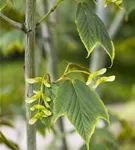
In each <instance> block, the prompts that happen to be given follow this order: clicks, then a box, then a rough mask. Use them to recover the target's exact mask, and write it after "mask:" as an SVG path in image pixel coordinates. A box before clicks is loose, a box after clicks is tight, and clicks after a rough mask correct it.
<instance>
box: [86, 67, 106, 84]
mask: <svg viewBox="0 0 135 150" xmlns="http://www.w3.org/2000/svg"><path fill="white" fill-rule="evenodd" d="M106 70H107V69H106V68H103V69H101V70H99V71H96V72H93V73H92V74H90V76H89V77H88V80H87V82H86V84H87V85H89V84H90V83H91V82H92V80H93V78H95V77H96V76H99V75H102V74H104V73H105V72H106Z"/></svg>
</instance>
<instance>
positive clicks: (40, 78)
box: [27, 77, 42, 84]
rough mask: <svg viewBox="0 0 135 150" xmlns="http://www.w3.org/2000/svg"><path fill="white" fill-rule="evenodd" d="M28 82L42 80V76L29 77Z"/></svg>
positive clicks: (32, 82)
mask: <svg viewBox="0 0 135 150" xmlns="http://www.w3.org/2000/svg"><path fill="white" fill-rule="evenodd" d="M27 82H28V83H30V84H34V83H38V82H42V77H36V78H29V79H27Z"/></svg>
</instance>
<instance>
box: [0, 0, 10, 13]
mask: <svg viewBox="0 0 135 150" xmlns="http://www.w3.org/2000/svg"><path fill="white" fill-rule="evenodd" d="M8 2H9V0H0V11H1V10H2V9H3V8H4V7H5V6H6V5H7V4H8Z"/></svg>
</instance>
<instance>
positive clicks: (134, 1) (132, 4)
mask: <svg viewBox="0 0 135 150" xmlns="http://www.w3.org/2000/svg"><path fill="white" fill-rule="evenodd" d="M122 7H123V8H124V9H125V11H126V14H127V15H129V14H130V13H131V12H132V11H133V10H134V9H135V0H123V3H122Z"/></svg>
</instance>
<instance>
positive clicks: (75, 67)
mask: <svg viewBox="0 0 135 150" xmlns="http://www.w3.org/2000/svg"><path fill="white" fill-rule="evenodd" d="M69 72H70V73H74V72H78V73H79V72H80V73H81V74H82V76H83V78H84V81H87V79H88V76H89V74H90V71H89V69H87V68H85V67H83V66H80V65H78V64H75V63H68V65H67V67H66V70H65V72H64V74H66V73H69Z"/></svg>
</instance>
